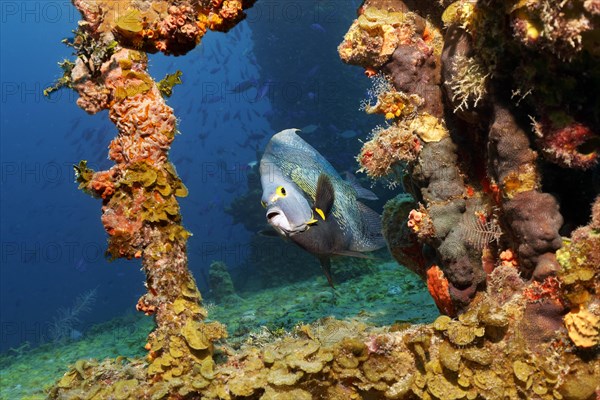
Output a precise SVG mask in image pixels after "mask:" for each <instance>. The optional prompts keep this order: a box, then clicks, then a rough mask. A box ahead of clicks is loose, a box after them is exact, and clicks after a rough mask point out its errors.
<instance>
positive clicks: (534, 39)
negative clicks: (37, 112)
mask: <svg viewBox="0 0 600 400" xmlns="http://www.w3.org/2000/svg"><path fill="white" fill-rule="evenodd" d="M208 3H209V2H194V3H193V4H194V5H193V6H192V5H190V7H192V9H197V8H194V7H199V6H198V5H203V4H204V5H205V4H208ZM221 3H222V5H223V6H225V3H230V2H227V1H224V2H220V1H212V2H210V4H212V5H214V6H215V7H218V6H217V4H219V5H221ZM76 4H77V5H78V6H79V7H81V8H82V14H83V15H84V19H85V20H87V21H90V22H91V23H92V25H91V26H96V27H97V26H99V25H98V24H97V22H98V20H97V19H94V16H95V18H98V15H97V14H94V10H96V9H94V8H93V7H91V8H89V7H88V6H89V4H90V3H83V2H81V3H80V2H77V3H76ZM98 4H100V3H98ZM436 4H437V2H436ZM567 5H570V7H572V8H569V11H572V12H569V13H565V12H564V10H562V8H564V7H566V6H567ZM409 6H410V7H408V6H407V5H405V4H404V3H402V2H401V1H399V0H372V1H369V0H367V1H365V2H364V3H363V5H362V6H361V8H360V9H359V16H358V18H357V20H356V21H355V22H354V23H353V24H352V26H351V27H350V30H349V32H348V34H347V35H346V37H345V38H344V41H343V42H342V44H341V45H340V48H339V52H340V56H341V58H342V59H343V60H344V61H346V62H349V63H354V64H357V65H361V66H363V67H364V68H365V71H366V73H367V75H369V76H374V75H375V76H377V77H378V78H377V82H378V85H377V88H376V90H374V96H373V100H374V101H373V102H368V103H367V104H365V105H364V109H365V111H367V112H372V113H380V114H382V115H383V116H384V117H385V118H386V120H387V121H388V126H386V127H382V128H379V129H377V130H376V132H375V134H374V135H373V137H372V138H371V140H369V141H368V142H365V145H364V148H363V151H362V152H361V154H360V155H359V156H358V161H359V163H360V165H361V168H362V169H363V170H364V171H365V172H367V173H368V174H369V175H370V176H372V177H374V178H385V179H388V180H389V181H391V182H392V183H396V184H400V183H401V184H402V185H403V187H404V188H405V190H406V192H407V193H402V194H400V195H398V196H397V197H396V198H395V199H393V200H392V201H390V202H388V204H387V205H386V209H385V211H384V225H385V228H384V229H385V236H386V238H387V241H388V245H389V248H390V251H391V253H392V254H393V255H394V257H396V259H397V260H398V262H399V263H401V264H403V265H406V266H407V267H409V268H410V269H411V270H413V271H414V272H416V273H417V274H418V275H419V276H421V277H422V278H423V279H424V280H425V281H426V282H427V287H428V289H429V290H430V293H431V295H432V297H433V298H434V300H435V301H436V304H437V305H438V307H439V309H440V311H441V312H442V314H444V315H441V316H440V317H439V318H437V320H436V321H435V322H433V323H432V324H428V325H417V326H405V325H404V324H396V325H393V326H390V327H381V328H373V327H367V326H365V325H363V324H361V323H360V322H357V321H337V320H335V319H331V318H328V319H324V320H321V321H318V322H316V323H314V324H312V325H299V326H298V327H297V328H296V329H295V330H294V331H293V332H290V333H288V334H286V335H283V337H266V338H264V340H263V341H261V342H260V343H248V344H247V345H244V346H242V348H241V349H240V350H237V351H234V350H233V349H231V348H230V347H228V346H227V344H226V342H218V339H220V338H222V337H223V336H224V333H225V332H224V329H223V327H222V326H220V325H219V324H217V323H210V324H208V323H205V322H203V319H204V317H205V316H206V311H205V310H204V309H203V308H202V307H201V305H200V304H201V303H200V302H201V299H200V294H199V293H198V291H197V289H196V287H195V283H194V281H193V278H192V277H191V276H190V275H189V273H188V272H187V268H186V256H185V238H186V237H187V235H188V234H187V232H186V231H185V230H184V229H183V228H182V227H181V217H180V215H179V211H178V207H177V203H176V201H174V196H178V195H184V194H185V188H184V186H183V184H182V183H181V181H180V180H179V178H178V177H177V175H176V173H175V170H174V168H173V167H172V166H171V165H170V164H169V163H168V162H167V157H166V155H167V154H166V149H168V145H169V144H170V142H171V140H172V138H173V136H174V133H175V124H174V122H175V121H174V118H173V116H172V112H171V109H170V108H168V107H167V106H166V105H165V104H164V101H163V100H162V97H161V96H160V92H159V90H158V87H157V86H156V84H154V83H153V81H152V80H151V78H150V77H149V76H148V75H147V73H146V72H145V58H144V57H143V53H140V52H138V51H135V50H131V49H128V48H126V47H124V46H122V43H121V41H118V42H113V41H112V38H111V39H110V41H102V40H101V41H100V43H99V45H96V43H98V40H99V39H102V38H110V35H109V34H108V33H105V34H106V35H108V36H103V35H98V34H97V33H96V32H95V29H91V30H90V31H87V29H88V28H86V26H87V24H86V23H84V24H82V26H83V27H82V28H81V31H80V32H82V36H81V39H80V40H81V42H80V43H91V44H93V45H92V46H91V47H90V46H87V45H86V46H84V47H83V48H82V50H78V52H79V53H80V54H79V56H78V60H77V62H76V63H75V64H74V65H70V64H68V63H63V64H62V65H63V68H65V69H66V72H68V75H67V73H66V75H65V76H66V77H67V78H65V79H64V80H63V81H61V82H62V84H63V85H67V86H71V87H73V88H75V89H76V90H78V92H79V93H80V95H81V98H80V100H79V103H80V104H81V105H82V106H83V107H84V109H86V110H87V111H89V112H94V111H97V110H100V109H106V108H107V109H109V112H110V115H111V118H113V120H114V121H115V123H116V125H117V127H118V128H119V136H118V137H117V138H116V139H115V141H113V143H112V144H111V150H110V151H111V152H110V156H111V158H112V159H113V160H114V161H115V162H116V166H115V167H113V168H112V169H111V170H109V171H104V172H93V171H90V170H89V169H87V166H86V165H85V163H82V164H80V165H79V166H78V177H79V178H78V179H79V182H80V186H81V188H82V189H84V190H86V191H87V192H89V193H91V194H93V195H95V196H97V197H100V198H102V199H103V223H104V224H105V227H106V228H107V232H108V233H109V235H110V239H109V252H110V254H111V255H113V256H114V257H127V258H136V257H141V258H142V261H143V266H144V269H145V271H146V273H147V276H148V279H147V285H148V289H149V291H148V294H146V295H145V296H144V297H142V299H140V302H138V308H139V309H140V310H141V311H143V312H146V313H148V314H152V313H154V315H156V321H157V329H156V330H155V331H154V332H153V333H152V334H151V335H150V338H149V342H148V345H147V347H148V350H149V356H148V358H147V359H145V360H129V361H127V362H126V363H123V360H122V359H116V360H105V361H100V362H98V361H95V360H81V361H79V362H77V363H76V364H75V365H73V366H72V367H71V368H70V370H69V371H68V372H66V373H65V375H64V376H63V378H62V379H60V380H59V381H58V382H57V384H56V385H55V386H54V387H53V388H52V389H51V390H50V392H49V397H50V398H53V399H81V398H84V399H104V398H116V399H140V398H148V399H267V400H268V399H342V398H343V399H359V398H368V399H414V398H422V399H465V398H466V399H505V398H536V399H577V400H589V399H593V398H595V397H596V396H597V394H598V393H599V392H600V387H599V386H598V385H599V384H598V382H600V361H599V348H600V323H599V321H600V300H599V299H598V290H599V289H600V288H599V282H600V279H599V278H600V277H599V274H600V262H599V260H598V254H600V197H596V195H597V193H593V192H592V194H593V195H589V194H588V195H586V196H582V197H583V198H582V199H580V200H579V202H578V203H575V204H576V205H579V208H578V210H577V211H578V213H572V214H570V213H568V209H569V208H571V207H573V203H567V200H566V199H564V198H563V199H561V198H559V199H557V198H556V197H555V196H553V195H551V194H549V193H548V192H546V191H544V189H545V187H548V186H549V185H551V184H552V183H551V182H547V181H546V180H545V175H548V174H545V171H546V169H547V168H551V167H548V166H547V164H545V163H542V160H540V158H541V157H539V155H542V156H543V157H545V158H546V159H547V160H548V163H556V164H558V165H559V166H560V167H561V168H567V169H568V170H569V172H570V173H572V175H567V176H568V177H570V178H571V180H573V177H576V178H577V180H576V181H577V182H579V184H580V185H585V184H586V183H589V184H591V183H590V179H591V178H590V174H589V173H588V172H586V171H589V170H590V169H591V168H592V167H593V166H594V165H595V163H596V161H595V157H596V151H597V148H596V147H594V146H596V144H595V143H596V142H595V141H594V140H593V139H594V138H595V137H596V136H597V134H596V133H594V132H597V127H598V118H597V117H598V116H597V114H598V108H595V109H594V104H596V105H597V103H595V101H596V100H594V99H593V98H592V96H591V95H587V94H585V93H584V94H583V95H582V96H581V97H580V98H579V99H578V100H576V101H575V103H576V104H569V103H568V100H569V99H570V97H569V96H568V95H569V94H571V90H573V87H572V86H569V85H564V87H562V88H560V90H558V92H552V93H553V97H552V98H549V97H546V96H548V95H549V93H550V92H551V91H550V90H549V87H550V82H551V81H552V80H553V79H555V77H556V75H554V73H556V72H557V71H560V73H565V72H568V73H570V74H571V76H572V75H574V74H576V73H577V71H582V69H581V68H583V67H584V66H585V68H587V69H585V71H589V74H588V75H586V76H585V78H586V79H589V80H592V81H593V80H594V79H595V78H594V77H597V75H595V74H596V73H597V69H594V67H596V68H598V65H600V64H598V63H597V59H596V58H595V57H597V53H594V52H593V51H592V50H593V44H594V42H593V40H594V36H593V35H589V36H588V35H586V34H585V32H589V33H593V32H594V31H593V28H592V29H591V30H590V29H587V28H586V29H587V30H586V29H584V28H585V26H591V27H593V25H594V23H595V22H596V20H597V17H598V7H597V5H596V3H595V2H593V1H589V0H586V1H585V2H582V1H577V0H573V1H565V2H561V3H560V4H555V3H552V2H546V1H534V0H531V1H525V2H522V1H521V2H507V3H504V2H495V1H479V2H473V1H459V2H457V3H453V4H451V5H449V6H448V7H447V8H446V10H445V11H444V10H442V9H440V8H436V6H435V5H434V4H433V3H424V2H420V3H419V7H420V8H417V7H415V6H414V5H413V4H409ZM424 7H427V8H426V9H424ZM159 9H160V7H159ZM167 10H168V9H167ZM142 11H143V12H147V11H148V9H147V8H144V7H142V8H140V10H139V12H140V13H141V12H142ZM419 11H420V12H421V13H422V15H428V18H423V17H421V16H419V14H418V13H417V12H419ZM442 11H444V12H442ZM548 13H550V14H548ZM542 14H543V15H542ZM133 15H134V17H135V18H134V20H138V17H137V16H138V15H139V14H138V12H135V11H134V12H133ZM548 15H550V17H552V16H553V18H554V19H553V18H550V17H549V16H548ZM116 20H118V18H117V19H115V21H116ZM189 20H190V19H189V18H187V17H186V18H185V19H184V21H183V24H182V26H185V25H186V21H189ZM573 20H575V21H576V22H579V23H582V22H585V21H587V22H586V23H583V25H581V24H580V25H578V24H577V23H574V22H572V21H573ZM94 21H96V22H94ZM142 21H145V20H142ZM499 21H510V23H509V24H508V25H504V26H499V25H498V24H501V22H499ZM121 22H123V21H121ZM94 24H95V25H94ZM444 24H446V26H445V27H444ZM125 26H128V25H127V24H125ZM573 26H575V28H577V27H579V32H580V33H581V41H579V39H577V38H578V37H579V36H577V34H573V32H572V31H571V30H569V31H568V32H567V33H569V34H570V35H571V36H570V38H571V39H565V35H566V33H565V34H561V33H559V32H560V30H561V29H562V30H563V31H564V30H565V29H574V28H573ZM138 27H139V26H135V27H134V28H132V30H130V31H131V32H139V31H136V29H137V28H138ZM481 27H486V28H489V29H482V28H481ZM492 28H493V29H492ZM119 29H120V30H122V29H123V23H121V27H120V28H119ZM557 30H558V31H559V32H557ZM110 31H111V32H112V30H110ZM536 32H537V33H536ZM540 32H544V33H543V34H541V33H540ZM118 34H120V35H123V33H122V32H118ZM86 35H88V36H86ZM536 35H537V36H536ZM133 36H135V35H133ZM116 37H118V35H117V36H116ZM124 37H125V38H123V39H120V40H122V41H123V43H126V42H127V40H131V38H130V37H128V36H127V34H125V35H124ZM490 37H494V38H495V40H494V41H490ZM161 38H162V39H161V40H164V39H165V38H164V37H161ZM498 40H501V44H502V46H499V45H498ZM111 43H115V44H111ZM166 43H171V41H170V40H166ZM77 46H80V45H79V44H78V45H77ZM147 46H148V49H149V50H148V51H151V49H152V48H156V46H154V47H152V45H150V44H147ZM159 46H162V45H159ZM176 47H177V46H176ZM461 48H462V49H463V50H462V51H458V50H460V49H461ZM85 49H88V50H85ZM457 49H458V50H457ZM499 51H506V53H505V54H498V52H499ZM521 51H523V52H526V53H527V54H531V55H537V57H538V58H537V59H536V60H538V61H539V63H538V64H536V63H534V64H533V66H534V68H533V71H531V70H530V71H529V74H527V68H526V67H527V65H522V64H525V62H524V61H522V60H523V59H522V58H521V57H519V55H520V54H521V53H520V52H521ZM93 54H95V55H96V57H92V55H93ZM171 54H177V51H176V50H173V51H171ZM98 57H99V60H100V62H98ZM475 57H477V58H475ZM567 58H568V59H570V60H571V61H570V62H571V63H574V64H568V65H565V64H564V63H565V61H564V60H565V59H567ZM506 60H512V61H511V62H514V63H516V64H518V65H517V66H520V67H522V68H521V69H522V70H520V72H522V73H519V74H513V73H512V72H513V71H515V70H516V69H506V68H507V67H506V65H504V66H503V65H502V63H503V62H506ZM515 60H516V61H515ZM542 61H549V62H550V63H548V62H546V63H542ZM90 62H91V63H92V64H91V65H94V66H99V67H100V68H99V69H94V70H93V71H96V72H92V70H91V69H88V66H89V65H90ZM85 64H87V66H86V65H85ZM546 65H551V66H552V67H553V68H554V69H553V70H552V71H550V72H548V71H543V69H544V68H545V66H546ZM509 66H513V65H512V64H510V63H509ZM536 66H537V68H536ZM542 66H543V67H542ZM517 70H518V69H517ZM378 72H380V74H379V75H378V74H377V73H378ZM515 76H516V77H518V79H517V78H515V80H514V81H513V80H511V79H512V78H514V77H515ZM73 77H75V78H77V79H73ZM525 79H528V80H525ZM524 82H529V83H535V88H536V89H538V90H534V91H533V93H532V94H530V95H527V96H526V95H525V93H527V92H526V91H525V89H524V88H526V87H527V86H526V85H525V86H519V87H517V88H515V86H511V85H510V84H508V83H520V84H523V83H524ZM588 83H589V82H588ZM511 89H513V90H514V91H518V90H519V89H520V90H521V91H520V92H519V93H520V94H519V93H517V95H516V96H517V97H519V99H520V100H521V102H522V107H526V109H525V110H524V111H523V110H521V109H520V108H518V107H519V106H517V105H516V104H514V103H515V102H516V101H518V100H515V99H512V100H511V98H510V97H511V96H510V95H507V93H506V90H511ZM557 93H558V94H557ZM134 98H135V101H133V99H134ZM559 100H560V101H559ZM557 101H558V102H557ZM146 107H147V108H146ZM140 110H141V111H140ZM144 110H154V111H160V112H153V113H148V114H149V115H148V117H147V118H149V119H150V121H151V124H150V125H152V126H153V127H158V128H156V129H149V131H143V132H142V131H141V130H139V129H138V128H137V125H138V124H139V118H140V116H141V115H143V113H144ZM556 110H561V111H556ZM582 110H583V111H582ZM580 111H582V112H580ZM529 112H531V115H533V116H534V119H535V118H536V116H538V119H539V121H540V122H539V123H537V122H536V123H535V124H533V126H532V127H531V128H529V129H528V128H527V126H526V125H525V124H524V123H523V121H522V120H523V114H527V113H529ZM557 113H558V114H557ZM565 113H566V114H565ZM150 114H152V115H151V116H150ZM564 115H567V117H565V118H558V117H560V116H564ZM557 116H558V117H557ZM130 119H134V123H133V124H131V123H130ZM536 121H537V120H536ZM574 121H577V122H574ZM142 126H143V125H142ZM573 135H574V136H575V138H573ZM554 138H560V140H559V141H558V142H557V141H556V140H554ZM569 138H570V139H573V140H567V139H569ZM546 139H547V140H546ZM557 140H558V139H557ZM565 140H566V141H567V142H568V143H571V144H573V143H579V142H577V140H579V141H581V142H580V144H574V145H573V146H571V147H570V148H569V147H568V146H562V145H559V144H557V143H564V141H565ZM550 142H551V143H554V145H553V146H554V147H551V146H549V145H548V143H550ZM582 144H583V146H582ZM533 146H542V147H541V149H540V148H539V147H538V151H535V150H534V149H533ZM552 148H554V149H560V150H561V151H564V152H566V153H567V154H568V155H570V156H569V157H566V156H564V155H561V156H560V157H559V156H554V155H552V156H550V157H546V156H544V154H556V152H553V150H552ZM543 149H549V150H548V151H544V150H543ZM582 157H583V158H582ZM567 159H568V160H579V161H578V162H573V161H570V162H566V161H565V160H567ZM560 160H562V161H560ZM571 170H572V171H571ZM573 171H574V172H573ZM568 187H571V186H568ZM594 198H595V200H594ZM148 202H152V203H148ZM592 202H593V206H592V207H591V208H590V207H589V204H590V203H592ZM559 205H560V209H559ZM563 205H564V206H565V207H563ZM566 205H568V206H569V207H566ZM150 206H151V207H150ZM582 209H589V213H587V214H591V218H590V219H589V220H587V218H588V215H585V216H584V217H581V214H582V213H581V210H582ZM582 218H585V220H582ZM565 222H567V223H568V222H571V224H574V223H575V222H576V223H577V224H576V226H577V225H579V226H581V227H580V228H577V229H574V230H573V229H572V228H571V229H568V231H567V232H566V234H570V236H571V237H570V238H567V237H566V236H563V234H562V233H561V229H563V228H564V226H565V225H566V224H565Z"/></svg>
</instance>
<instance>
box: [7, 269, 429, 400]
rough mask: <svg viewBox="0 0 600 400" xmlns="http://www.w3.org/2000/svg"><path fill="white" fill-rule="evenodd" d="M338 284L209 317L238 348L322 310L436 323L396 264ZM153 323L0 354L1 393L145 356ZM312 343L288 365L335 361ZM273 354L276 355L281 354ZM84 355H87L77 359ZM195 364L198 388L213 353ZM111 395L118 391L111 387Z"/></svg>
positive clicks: (32, 389)
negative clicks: (322, 295) (395, 290)
mask: <svg viewBox="0 0 600 400" xmlns="http://www.w3.org/2000/svg"><path fill="white" fill-rule="evenodd" d="M352 261H353V260H349V261H348V262H352ZM382 282H394V284H395V285H397V286H398V287H399V288H400V289H401V294H397V295H393V294H389V293H388V292H387V288H386V287H385V286H384V287H383V288H382V285H381V283H382ZM337 287H338V289H337V294H336V295H335V296H336V297H335V299H336V300H335V302H334V303H331V304H324V305H322V306H321V307H313V306H312V305H311V304H310V301H311V300H310V299H311V298H312V296H315V295H317V294H318V293H319V292H321V291H323V290H329V289H326V288H327V283H326V281H325V278H324V277H319V278H318V279H317V280H316V281H315V280H313V279H311V280H307V281H304V282H297V283H295V284H294V285H290V286H282V287H278V288H272V289H268V290H264V291H261V292H252V293H247V292H240V295H241V296H242V297H243V298H244V301H242V302H239V303H237V304H236V307H235V308H231V307H226V306H225V305H215V304H214V303H210V302H208V303H205V306H206V307H208V309H209V318H210V320H218V321H221V322H223V323H224V324H226V325H227V327H228V330H229V333H230V339H228V343H229V344H230V345H231V346H233V347H239V346H241V345H243V344H245V343H255V344H256V343H261V342H262V341H267V340H269V338H274V337H281V336H282V334H279V336H278V335H276V332H277V331H279V332H283V333H284V334H285V331H290V330H292V329H294V327H296V326H297V325H298V323H299V322H301V321H304V322H312V321H315V320H317V319H319V318H321V317H322V316H323V315H324V314H325V315H335V316H336V317H338V318H348V317H358V318H360V319H361V320H364V321H365V322H368V323H370V324H373V325H386V324H387V325H391V324H393V323H394V322H396V321H397V320H400V321H407V322H414V323H416V322H431V321H432V320H433V319H434V318H435V317H436V316H437V309H436V308H435V305H434V304H433V302H432V301H431V299H430V298H429V296H428V294H427V291H426V290H425V288H424V286H423V285H422V283H421V282H420V280H419V279H418V278H417V277H416V276H414V275H413V274H411V273H409V272H408V271H407V270H405V269H402V268H400V267H398V266H396V265H395V264H391V263H388V264H382V265H378V266H376V267H374V268H373V272H372V273H371V274H370V275H363V276H361V277H359V278H356V279H353V280H349V281H346V282H342V283H340V284H338V285H337ZM375 291H379V292H381V296H379V297H378V300H377V301H375V302H374V303H373V304H368V303H367V300H366V298H367V296H368V294H369V292H375ZM187 297H189V298H192V299H194V298H199V293H198V291H196V290H194V291H190V292H189V293H187V295H186V298H187ZM209 300H210V299H209ZM178 301H179V302H180V303H181V304H179V306H178V307H187V306H188V305H189V304H190V303H191V302H190V301H187V300H186V299H180V300H178ZM256 310H260V316H259V317H257V318H256V319H255V320H251V321H245V322H241V321H240V315H242V314H244V313H248V312H251V311H256ZM152 325H153V323H152V320H151V318H148V317H144V316H142V315H132V316H128V317H122V318H118V319H115V320H113V321H110V322H107V323H104V324H101V325H98V326H96V327H94V328H92V329H91V330H90V331H89V332H86V334H85V336H84V338H83V339H82V340H80V341H77V342H70V343H65V344H61V345H54V344H47V345H44V346H40V347H38V348H35V349H33V350H29V351H27V350H24V351H23V354H21V355H20V356H16V355H15V356H11V355H0V399H2V400H4V399H7V400H9V399H10V400H12V399H21V398H30V399H45V398H46V395H45V393H44V391H43V389H44V388H45V387H49V386H50V385H53V384H54V383H55V382H57V381H58V380H60V379H61V377H62V376H63V373H64V372H65V369H66V367H67V366H68V365H73V366H74V367H76V368H77V369H79V370H81V371H82V372H83V373H85V371H86V370H88V363H92V362H95V361H89V360H92V359H98V360H100V359H104V358H106V357H108V358H117V357H119V356H125V357H126V358H143V357H145V355H146V354H147V352H146V351H145V350H144V349H143V344H144V343H145V342H146V340H147V334H148V332H149V331H150V330H151V329H152ZM242 325H247V327H246V328H247V329H241V327H242ZM337 332H341V333H344V332H345V331H344V330H343V329H342V328H341V327H340V328H339V329H336V331H335V332H333V333H332V334H337ZM320 333H321V334H325V335H327V334H328V333H327V332H320ZM157 343H160V341H157ZM173 343H175V342H172V343H171V345H172V346H173V348H170V349H169V353H168V355H169V358H170V359H171V360H173V359H176V358H177V356H178V349H177V347H178V346H176V345H173ZM351 344H352V343H349V344H348V346H349V349H352V348H353V346H351ZM181 345H183V346H187V343H184V342H183V339H182V342H181ZM356 346H358V345H357V344H356V343H355V346H354V347H355V348H356V350H357V352H358V357H359V358H360V353H361V352H362V351H363V350H362V347H361V346H358V347H356ZM313 347H314V346H313ZM313 347H306V348H304V349H303V350H302V351H303V352H304V354H306V356H305V359H303V360H298V359H292V360H290V361H289V362H290V363H291V364H290V365H293V368H296V369H298V370H299V371H302V372H304V373H311V372H310V371H315V370H316V369H318V368H319V367H322V365H324V364H325V363H328V362H330V361H331V360H332V358H333V354H332V353H330V352H324V351H322V350H321V349H317V350H316V351H313V350H314V348H313ZM160 350H161V349H160V348H152V351H156V352H157V351H160ZM359 350H360V351H359ZM273 357H275V358H279V359H280V361H281V360H285V354H283V355H273ZM353 357H354V358H356V356H353ZM275 358H274V359H273V360H272V362H275V361H277V360H276V359H275ZM81 359H84V361H83V362H79V363H77V361H78V360H81ZM86 360H87V361H86ZM265 361H266V360H265ZM90 365H91V364H90ZM198 369H199V371H198V373H199V374H201V375H200V378H202V377H203V379H200V378H195V380H194V382H193V383H192V384H193V387H194V388H195V389H198V390H199V389H202V388H204V387H207V386H208V384H209V380H211V379H213V378H214V376H215V364H214V362H213V361H212V360H211V359H207V360H205V361H204V362H203V363H202V364H201V365H199V366H198ZM370 373H371V375H370V376H371V377H375V376H376V375H377V374H379V375H381V376H387V375H386V374H388V373H389V371H379V372H377V370H376V369H375V368H371V370H370ZM80 377H81V373H80V372H77V373H76V375H75V376H74V377H73V378H74V379H75V378H77V379H80ZM407 385H410V381H409V380H408V381H406V382H404V385H402V384H400V383H399V384H398V385H397V386H395V387H394V389H390V390H392V391H393V392H394V393H396V392H397V393H403V392H405V391H406V390H407V387H408V386H407ZM102 390H103V389H102V388H98V392H97V393H96V396H102V395H103V394H106V393H105V392H103V391H102ZM152 390H153V393H151V394H149V395H150V396H151V397H150V398H153V399H160V398H162V397H164V394H165V393H168V392H169V391H170V388H169V387H168V386H166V385H155V387H153V389H152ZM239 390H242V388H240V389H239ZM110 395H114V392H113V393H111V394H110ZM282 396H283V395H282ZM96 398H101V397H96ZM282 398H283V397H282Z"/></svg>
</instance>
